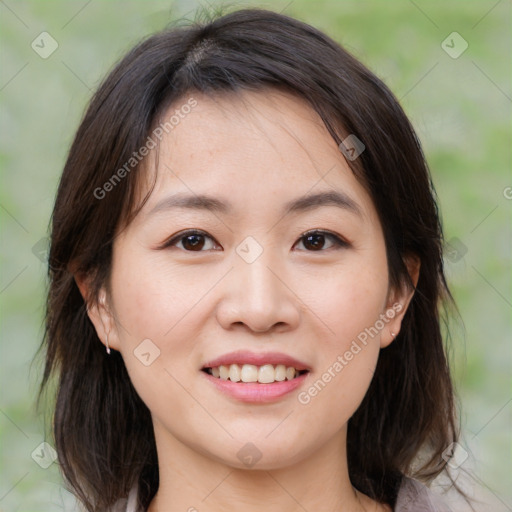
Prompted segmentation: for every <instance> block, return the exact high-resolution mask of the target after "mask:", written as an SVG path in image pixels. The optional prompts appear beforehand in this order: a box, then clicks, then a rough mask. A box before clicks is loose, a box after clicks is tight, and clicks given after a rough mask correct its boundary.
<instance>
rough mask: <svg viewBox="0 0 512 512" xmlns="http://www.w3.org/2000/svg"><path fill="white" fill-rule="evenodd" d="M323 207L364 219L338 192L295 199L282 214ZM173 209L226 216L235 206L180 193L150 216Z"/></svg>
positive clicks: (321, 193) (218, 200) (284, 208)
mask: <svg viewBox="0 0 512 512" xmlns="http://www.w3.org/2000/svg"><path fill="white" fill-rule="evenodd" d="M322 206H336V207H338V208H341V209H343V210H346V211H349V212H351V213H354V214H356V215H358V216H359V217H361V218H362V217H363V213H362V210H361V208H360V206H359V205H358V204H357V203H356V202H355V201H354V200H353V199H352V198H351V197H349V196H348V195H347V194H345V193H344V192H338V191H325V192H318V193H316V194H310V195H306V196H302V197H299V198H297V199H293V200H291V201H288V202H287V203H285V205H284V207H283V212H282V213H283V215H287V214H290V213H299V212H306V211H311V210H314V209H316V208H320V207H322ZM173 208H188V209H192V210H206V211H211V212H215V213H220V214H225V215H229V214H231V213H232V212H233V206H232V204H231V203H229V201H226V202H224V201H222V200H221V199H218V198H216V197H213V196H209V195H205V194H194V195H189V194H186V193H179V194H174V195H172V196H169V197H166V198H164V199H162V200H161V201H160V202H158V203H157V204H156V205H155V206H154V207H153V209H152V210H150V211H149V213H148V216H152V215H153V214H155V213H157V212H161V211H166V210H170V209H173Z"/></svg>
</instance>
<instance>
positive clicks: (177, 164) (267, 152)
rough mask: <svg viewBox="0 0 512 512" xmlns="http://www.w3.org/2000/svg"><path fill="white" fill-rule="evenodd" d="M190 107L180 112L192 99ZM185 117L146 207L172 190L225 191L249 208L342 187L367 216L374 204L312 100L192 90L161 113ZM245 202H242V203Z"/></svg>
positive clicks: (170, 139) (152, 169)
mask: <svg viewBox="0 0 512 512" xmlns="http://www.w3.org/2000/svg"><path fill="white" fill-rule="evenodd" d="M191 97H192V98H193V99H194V100H195V106H194V107H193V108H192V109H186V110H187V112H188V113H186V114H184V113H183V112H181V115H177V114H179V113H180V109H181V106H182V105H185V104H186V103H187V101H188V100H190V98H191ZM172 116H175V117H174V120H175V121H176V120H178V118H179V121H178V122H177V123H176V124H175V125H174V126H173V128H172V129H171V130H170V131H169V132H168V133H166V134H164V135H163V137H162V140H161V143H160V145H159V148H158V158H157V159H156V160H155V159H150V160H149V162H150V165H147V169H146V171H147V172H148V175H151V176H152V179H155V178H156V183H155V188H154V190H153V192H152V193H151V196H150V198H149V200H148V202H147V204H146V205H145V206H144V208H143V210H144V211H145V212H148V211H150V210H151V209H153V208H154V207H155V205H156V204H157V203H158V202H159V201H160V200H161V199H162V197H163V196H164V195H167V194H169V193H170V192H188V193H189V194H198V195H201V194H207V195H218V193H219V192H224V194H223V195H225V196H227V197H229V199H230V202H232V203H234V205H235V208H236V206H237V204H236V203H237V198H238V199H239V201H242V203H243V206H244V208H245V209H247V208H249V207H250V206H251V205H253V206H254V207H258V205H259V206H260V207H262V205H263V204H265V205H267V206H268V204H269V202H270V201H273V202H280V203H289V202H290V200H291V199H292V198H296V197H297V196H298V195H307V194H308V193H316V192H320V191H326V190H331V191H341V192H343V193H345V194H346V195H347V196H350V197H352V198H353V199H354V200H355V201H356V202H358V203H359V204H360V205H361V207H362V208H361V209H362V211H363V213H368V211H367V210H371V209H372V207H373V205H372V203H371V200H370V198H369V196H368V195H367V193H366V191H365V190H364V188H363V187H362V185H361V184H360V183H359V182H358V180H357V179H356V178H355V176H354V174H353V172H352V170H351V169H350V167H349V166H348V164H347V162H346V160H345V159H344V157H343V155H342V153H341V152H340V150H339V148H338V146H337V144H336V142H335V141H334V139H333V138H332V137H331V135H330V133H329V132H328V130H327V128H326V127H325V125H324V123H323V121H322V119H321V118H320V116H319V115H318V113H317V112H315V110H314V109H313V108H311V106H310V105H309V104H307V103H306V102H305V100H302V99H300V98H297V97H296V96H293V95H290V94H287V93H284V92H282V91H278V90H272V89H269V90H264V91H257V92H254V91H250V92H249V91H245V92H243V93H237V94H234V93H223V94H216V95H215V96H209V95H205V94H199V93H190V94H189V95H186V96H184V97H183V98H181V99H180V100H177V101H175V102H174V103H173V104H172V106H171V107H169V108H168V109H167V110H166V111H165V112H164V113H163V114H162V115H161V117H160V119H159V122H160V123H162V124H163V123H165V122H166V121H167V120H169V119H170V118H171V117H172ZM239 206H240V205H239Z"/></svg>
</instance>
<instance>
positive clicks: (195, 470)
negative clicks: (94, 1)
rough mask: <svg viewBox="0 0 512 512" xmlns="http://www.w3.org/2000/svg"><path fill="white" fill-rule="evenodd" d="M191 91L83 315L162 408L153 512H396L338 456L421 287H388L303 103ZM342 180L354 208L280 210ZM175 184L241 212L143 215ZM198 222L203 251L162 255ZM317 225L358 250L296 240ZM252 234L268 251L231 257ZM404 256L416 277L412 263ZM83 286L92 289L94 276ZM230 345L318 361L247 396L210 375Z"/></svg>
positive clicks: (357, 188)
mask: <svg viewBox="0 0 512 512" xmlns="http://www.w3.org/2000/svg"><path fill="white" fill-rule="evenodd" d="M193 96H194V98H195V99H196V100H197V102H198V104H197V106H196V107H195V108H194V109H193V110H192V112H191V113H190V114H188V115H187V116H185V117H184V119H182V120H181V121H180V123H179V124H178V125H177V126H176V127H175V128H174V129H173V130H172V131H170V132H169V133H168V134H167V135H165V136H164V138H163V139H162V144H161V147H160V148H159V155H158V166H157V165H156V160H155V158H154V156H155V154H154V153H155V151H153V152H152V154H151V156H150V157H148V158H147V159H146V161H145V163H146V169H145V172H146V177H148V178H150V177H153V178H154V177H155V176H156V185H155V188H154V190H153V192H152V193H151V195H150V198H149V200H148V202H147V203H146V204H145V206H144V207H143V209H142V210H141V212H140V213H139V215H138V216H137V217H136V218H135V220H134V221H133V222H132V223H131V224H129V225H128V226H127V227H126V229H124V230H123V231H120V233H119V236H118V237H117V238H116V239H115V243H114V251H113V263H112V274H111V281H110V286H109V289H110V292H107V289H106V288H104V289H102V291H101V293H100V296H99V297H98V298H97V299H98V300H97V302H95V305H93V306H92V307H90V308H89V316H90V318H91V321H92V322H93V323H94V325H95V328H96V330H97V333H98V337H99V338H100V340H101V341H102V342H103V343H104V344H105V343H106V337H107V334H108V343H109V345H110V347H111V349H115V350H118V351H119V352H120V353H121V354H122V357H123V359H124V361H125V364H126V367H127V369H128V372H129V375H130V378H131V379H132V381H133V384H134V386H135V388H136V390H137V392H138V393H139V395H140V396H141V398H142V400H143V401H144V402H145V403H146V404H147V406H148V408H149V410H150V411H151V414H152V419H153V424H154V431H155V437H156V444H157V450H158V457H159V471H160V487H159V490H158V493H157V494H156V496H155V498H154V499H153V501H152V503H151V505H150V507H149V511H150V512H163V511H165V512H169V511H186V510H190V511H192V510H199V511H212V512H220V511H228V510H233V508H234V507H235V506H236V507H240V506H241V507H242V508H243V510H244V511H246V512H251V511H259V510H261V504H262V503H264V504H265V509H266V510H267V511H269V512H274V511H279V512H287V511H296V510H304V509H305V510H325V511H330V510H332V511H354V512H355V511H361V510H367V511H370V510H372V511H377V510H379V511H384V510H391V509H390V508H389V507H387V506H384V505H382V504H378V503H377V502H375V501H373V500H371V499H370V498H369V497H367V496H365V495H363V494H362V493H360V492H359V491H356V490H355V489H354V488H353V487H352V485H351V483H350V480H349V476H348V471H347V459H346V432H347V422H348V420H349V418H350V417H351V415H352V414H353V413H354V412H355V411H356V409H357V408H358V406H359V404H360V403H361V401H362V399H363V397H364V395H365V393H366V391H367V389H368V386H369V384H370V381H371V379H372V375H373V372H374V369H375V366H376V362H377V359H378V357H379V351H380V349H381V348H384V347H386V346H387V345H389V344H390V343H391V342H392V341H393V339H394V336H393V335H392V333H394V335H395V336H396V334H398V332H399V331H400V325H401V321H402V319H403V315H404V313H405V311H406V308H407V305H408V304H409V301H410V299H411V298H412V294H413V291H412V290H410V289H407V288H406V287H404V288H403V289H398V290H396V289H391V288H390V286H389V282H388V268H387V259H386V252H385V244H384V237H383V233H382V228H381V225H380V222H379V220H378V217H377V213H376V211H375V208H374V205H373V203H372V200H371V198H370V197H369V196H368V194H367V193H366V192H365V190H364V188H363V187H362V185H361V184H360V183H359V182H358V181H357V180H356V178H355V177H354V175H353V173H352V171H351V170H350V168H349V167H348V165H347V162H346V161H345V159H344V157H343V155H342V154H341V152H340V151H339V149H338V147H337V145H336V143H335V141H334V140H333V139H332V138H331V136H330V135H329V133H328V132H327V130H326V128H325V127H324V125H323V123H322V121H321V119H320V118H319V116H318V115H317V114H316V112H314V111H313V110H312V109H311V108H310V107H309V106H308V105H307V104H305V103H304V102H303V101H301V100H300V99H297V98H295V97H293V96H290V95H285V94H283V93H281V92H278V91H270V90H267V91H265V92H264V93H262V92H244V93H243V95H241V96H237V97H235V96H233V95H222V96H217V97H215V99H212V98H210V97H207V96H204V95H201V94H194V95H193ZM186 99H187V98H185V100H183V102H181V103H180V102H177V103H176V104H175V105H173V108H171V109H170V110H169V113H172V112H173V111H174V109H175V108H176V105H178V106H179V105H181V104H184V103H185V102H186ZM163 117H164V118H166V116H163ZM332 190H336V191H341V192H344V193H345V194H346V195H348V196H349V197H350V198H351V199H352V200H353V201H354V202H355V203H357V205H358V206H359V209H360V211H361V215H357V214H355V213H353V212H351V211H349V210H347V209H341V208H339V207H336V206H332V205H322V206H320V207H318V208H315V209H313V210H311V211H307V212H299V213H294V214H287V215H284V216H283V214H282V212H281V209H282V207H283V204H284V203H286V202H287V201H289V200H292V199H296V198H299V197H303V196H305V195H307V194H312V193H316V192H320V191H332ZM146 192H147V190H146V189H145V188H144V187H141V190H140V193H141V194H142V195H144V194H145V193H146ZM177 192H185V193H190V194H192V193H193V194H203V193H204V194H210V195H214V196H216V197H218V198H219V199H221V200H222V201H225V202H228V201H229V202H231V203H232V207H233V212H232V213H231V214H223V213H219V212H211V211H206V210H188V209H168V210H162V211H159V212H158V213H154V214H150V213H149V212H151V210H152V209H153V208H154V207H155V205H157V203H159V201H161V200H162V199H163V198H165V197H167V196H169V195H171V194H174V193H177ZM142 195H141V197H142ZM104 200H108V199H104ZM191 228H195V229H198V230H201V231H204V232H205V233H206V236H205V238H203V239H200V242H201V244H202V245H201V244H200V248H199V249H196V250H194V249H193V248H192V249H190V247H191V244H187V240H186V239H184V238H181V239H180V238H179V237H178V239H177V240H176V242H175V245H174V246H172V247H168V248H164V249H162V248H159V247H160V246H161V245H162V244H163V243H164V242H165V241H166V240H168V239H170V238H171V236H172V235H176V234H178V233H179V232H181V231H183V230H186V229H191ZM313 229H321V230H327V231H330V232H332V233H334V234H336V235H338V236H339V237H340V238H341V239H344V240H346V241H348V242H349V246H347V247H337V246H336V244H334V241H333V239H331V238H329V237H325V238H324V239H323V240H322V239H321V237H320V241H319V242H318V247H319V249H317V250H315V245H314V244H311V243H309V244H308V242H307V239H305V238H304V237H303V235H304V233H305V232H307V231H310V230H313ZM248 236H251V237H253V238H254V239H255V240H256V241H257V242H258V244H259V245H260V246H261V248H262V249H263V253H262V254H261V255H260V256H259V257H258V258H257V259H256V260H255V261H254V262H252V263H247V262H246V261H245V260H244V259H242V258H241V257H240V256H239V255H238V254H237V252H236V248H237V246H238V245H239V244H240V243H241V242H242V241H243V240H244V239H245V238H246V237H248ZM186 248H188V250H186ZM406 263H407V265H408V268H409V272H410V275H411V277H412V280H413V282H414V283H415V284H416V282H417V278H418V272H419V263H418V262H417V261H416V260H414V261H413V260H411V261H409V260H408V261H407V262H406ZM77 282H78V284H79V287H80V289H81V291H82V293H83V295H84V297H86V296H87V283H86V280H85V279H78V278H77ZM397 303H400V304H401V305H402V310H401V312H400V313H398V314H396V316H394V318H393V319H391V320H388V322H387V323H386V324H385V326H384V328H383V329H381V330H380V331H379V333H378V335H376V336H374V337H373V338H370V339H369V342H368V344H367V345H366V346H362V350H361V351H360V352H359V353H358V354H357V355H355V356H354V357H353V359H352V360H351V361H350V362H349V363H348V364H347V365H346V366H345V367H344V368H343V370H342V371H341V372H339V373H337V374H336V376H335V377H334V378H333V379H332V380H331V381H330V382H329V383H328V384H327V385H326V386H325V387H324V388H323V389H322V391H321V392H319V393H318V394H317V395H316V396H314V397H313V398H311V400H310V401H309V403H307V404H302V403H300V402H299V401H298V393H299V392H300V391H304V390H307V389H308V388H309V386H311V384H312V383H313V382H315V381H316V380H317V379H319V378H320V377H321V376H322V374H323V373H324V372H325V371H327V369H328V368H329V367H332V366H333V363H334V362H335V361H336V360H337V357H338V356H339V355H343V354H344V353H345V352H346V351H347V350H348V349H349V347H350V345H351V343H352V341H353V340H354V339H356V337H357V335H358V334H359V333H361V332H362V331H364V329H365V328H367V327H370V326H373V325H374V324H375V322H376V321H377V320H378V319H379V315H381V314H383V313H385V312H386V311H387V310H389V309H390V308H392V306H393V304H395V305H396V304H397ZM147 338H149V339H151V340H152V343H154V344H155V345H156V346H157V347H158V349H159V350H160V355H159V357H157V358H156V359H155V360H154V361H153V362H152V364H150V365H149V366H145V365H144V364H142V363H141V361H140V360H139V359H138V358H137V357H135V356H134V350H135V349H136V347H137V346H138V345H139V344H140V343H141V341H142V340H144V339H147ZM238 349H247V350H251V351H254V352H264V351H278V352H284V353H286V354H289V355H291V356H293V357H296V358H297V359H299V360H301V361H304V362H306V363H307V364H308V365H309V366H310V367H311V368H312V371H311V372H310V374H309V375H308V377H307V379H306V382H305V383H304V385H302V386H301V387H300V388H299V389H298V390H296V391H293V392H291V393H289V394H288V395H286V396H285V397H283V398H281V399H280V400H279V401H277V402H275V403H272V404H248V403H242V402H240V401H237V400H235V399H233V398H231V397H229V396H226V395H224V394H222V393H220V392H219V391H217V389H216V388H215V386H213V385H212V384H211V383H210V382H208V381H207V379H205V378H204V376H203V375H202V374H201V372H200V368H201V367H202V366H203V364H204V363H206V362H207V361H208V360H210V359H213V358H216V357H218V356H220V355H222V354H226V353H228V352H232V351H234V350H238ZM246 443H252V444H253V445H255V446H256V447H257V449H258V451H259V452H260V453H261V454H262V457H261V459H260V460H259V461H258V462H257V463H256V464H255V465H254V466H252V467H247V466H246V465H244V464H243V462H242V461H241V460H240V459H239V458H238V457H237V453H238V451H239V450H240V449H241V448H242V447H243V446H244V445H246Z"/></svg>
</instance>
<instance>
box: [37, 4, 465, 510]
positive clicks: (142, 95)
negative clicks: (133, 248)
mask: <svg viewBox="0 0 512 512" xmlns="http://www.w3.org/2000/svg"><path fill="white" fill-rule="evenodd" d="M271 87H275V88H279V89H281V90H284V91H287V92H289V93H290V94H295V95H298V96H300V97H301V98H303V99H304V100H305V101H307V102H308V103H309V104H310V105H311V107H312V108H313V109H314V110H315V111H316V112H317V113H318V114H319V115H320V116H321V118H322V119H323V121H324V123H325V126H326V127H327V129H328V131H329V133H330V134H331V136H332V137H333V139H334V140H335V141H336V143H337V144H339V143H340V142H341V141H342V140H343V139H345V138H346V137H347V136H348V135H349V134H354V135H356V136H357V138H358V139H360V140H361V141H363V143H364V145H365V151H364V152H363V153H362V154H361V155H360V156H359V157H358V158H357V159H356V160H354V161H350V162H349V165H350V166H351V168H352V170H353V172H354V173H355V175H356V177H357V178H358V179H359V180H360V182H361V183H362V184H363V185H364V186H365V188H366V189H367V190H368V192H369V194H370V196H371V198H372V200H373V202H374V205H375V207H376V210H377V212H378V214H379V217H380V221H381V224H382V228H383V232H384V237H385V242H386V251H387V258H388V265H389V277H390V285H392V286H399V285H401V284H402V285H403V284H404V283H406V285H407V286H413V284H412V282H411V280H410V278H409V274H408V272H407V268H406V266H405V264H404V258H405V257H406V256H408V255H416V256H417V257H418V258H419V259H420V261H421V268H420V274H419V280H418V282H417V286H416V289H415V293H414V296H413V298H412V301H411V303H410V305H409V308H408V311H407V313H406V314H405V317H404V320H403V323H402V329H401V331H400V334H399V335H398V336H397V339H396V340H395V341H394V342H393V343H391V345H390V346H389V347H387V348H385V349H382V350H381V353H380V357H379V360H378V363H377V368H376V371H375V375H374V378H373V380H372V382H371V384H370V387H369V389H368V392H367V394H366V396H365V398H364V400H363V402H362V403H361V405H360V407H359V408H358V410H357V411H356V412H355V414H354V415H353V416H352V417H351V418H350V420H349V424H348V439H347V451H348V466H349V475H350V479H351V481H352V484H353V485H354V486H355V487H356V488H357V489H359V490H360V491H362V492H363V493H365V494H367V495H368V496H370V497H372V498H374V499H376V500H378V501H380V502H383V503H388V504H391V505H394V502H395V499H396V494H397V491H398V488H399V485H400V483H401V479H402V477H403V475H408V476H414V477H416V478H418V479H421V480H423V481H424V482H426V483H428V482H430V481H431V480H432V479H433V478H434V477H435V476H437V475H438V474H440V473H441V472H442V471H443V470H446V469H447V468H446V461H445V460H444V458H443V457H442V452H443V451H444V450H445V449H446V448H447V447H448V446H449V445H450V444H451V443H452V442H455V441H456V440H457V438H458V426H457V419H456V412H455V402H454V392H453V388H452V382H451V378H450V372H449V365H448V362H447V357H446V352H445V346H444V343H443V339H442V335H441V325H440V323H441V319H442V313H443V311H444V309H442V305H443V304H447V303H450V304H452V303H453V299H452V297H451V294H450V292H449V289H448V286H447V283H446V280H445V275H444V270H443V256H442V245H443V238H442V229H441V224H440V219H439V214H438V210H437V206H436V199H435V191H434V187H433V185H432V182H431V178H430V174H429V170H428V167H427V164H426V162H425V159H424V155H423V153H422V149H421V146H420V143H419V141H418V139H417V137H416V135H415V132H414V130H413V128H412V126H411V124H410V123H409V121H408V119H407V117H406V115H405V114H404V112H403V110H402V108H401V107H400V105H399V103H398V101H397V100H396V98H395V97H394V96H393V94H392V93H391V92H390V90H389V89H388V88H387V87H386V86H385V85H384V84H383V83H382V81H381V80H380V79H378V78H377V77H376V76H375V75H374V74H373V73H371V72H370V71H369V70H368V69H367V68H366V67H364V66H363V65H362V64H361V63H360V62H359V61H358V60H356V59H355V58H354V57H352V56H351V55H350V54H349V53H347V52H346V51H345V50H344V49H343V48H342V47H341V46H340V45H339V44H338V43H336V42H335V41H333V40H332V39H330V38H329V37H328V36H326V35H325V34H323V33H322V32H320V31H319V30H317V29H315V28H313V27H311V26H309V25H307V24H305V23H303V22H301V21H298V20H296V19H293V18H291V17H288V16H285V15H282V14H277V13H274V12H271V11H268V10H262V9H243V10H236V11H234V12H231V13H229V14H226V15H223V16H218V15H217V16H214V17H213V18H212V19H209V20H206V21H203V22H197V21H196V22H193V23H190V24H188V25H185V26H182V25H179V24H177V25H175V26H173V27H171V28H168V29H166V30H164V31H162V32H160V33H157V34H155V35H152V36H150V37H149V38H147V39H146V40H144V41H143V42H142V43H140V44H138V45H137V46H136V47H135V48H133V49H132V50H131V51H130V52H129V53H128V54H127V55H126V56H125V57H124V58H123V59H122V60H121V61H120V62H119V63H118V65H117V66H116V67H115V68H114V69H113V71H112V72H111V73H110V74H109V75H108V76H107V78H106V79H105V81H104V82H103V83H102V84H101V86H100V87H99V89H98V90H97V92H96V93H95V95H94V97H93V98H92V100H91V102H90V105H89V107H88V109H87V111H86V113H85V115H84V117H83V119H82V121H81V124H80V126H79V128H78V131H77V133H76V136H75V139H74V141H73V144H72V146H71V149H70V151H69V155H68V158H67V161H66V164H65V167H64V170H63V173H62V177H61V180H60V185H59V188H58V193H57V197H56V201H55V207H54V210H53V215H52V225H51V247H50V252H49V292H48V301H47V312H46V313H47V314H46V331H45V337H44V340H43V343H42V345H41V348H42V349H43V348H44V349H45V354H46V356H45V357H46V362H45V369H44V375H43V379H42V383H41V391H40V393H42V392H43V391H44V390H45V389H46V388H47V386H48V384H49V382H50V381H51V380H52V377H55V378H56V379H57V380H56V386H57V393H56V403H55V411H54V426H53V428H54V436H55V444H56V448H57V452H58V460H59V463H60V465H61V469H62V472H63V474H64V477H65V478H66V480H67V482H68V483H69V484H70V486H71V487H72V489H73V491H74V492H75V494H76V495H77V496H78V497H79V499H80V500H81V501H83V503H84V504H85V505H86V507H87V510H89V511H99V510H104V509H105V508H107V507H108V506H110V505H112V504H113V503H114V502H115V501H116V500H118V499H119V498H122V497H125V496H126V495H127V494H128V491H129V489H130V488H131V487H132V485H134V484H135V483H137V485H138V489H139V498H140V503H141V505H142V506H143V507H147V506H148V505H149V503H150V501H151V499H152V497H153V496H154V495H155V493H156V491H157V489H158V483H159V479H158V465H157V454H156V447H155V440H154V434H153V428H152V422H151V417H150V413H149V410H148V409H147V407H146V406H145V404H144V403H143V402H142V400H141V399H140V398H139V396H138V395H137V393H136V391H135V389H134V387H133V386H132V384H131V382H130V379H129V376H128V373H127V371H126V368H125V365H124V363H123V359H122V357H121V355H120V354H119V353H118V352H116V351H113V352H112V355H111V356H110V357H106V355H105V351H104V346H103V345H102V344H101V343H100V341H99V339H98V336H97V334H96V331H95V329H94V327H93V325H92V323H91V322H90V320H89V318H88V315H87V311H86V303H85V302H84V300H83V298H82V296H81V294H80V291H79V289H78V287H77V285H76V283H75V280H74V275H75V274H77V273H80V274H82V275H86V276H89V278H90V280H91V281H90V282H91V287H92V289H91V295H90V297H88V301H89V302H94V301H95V300H96V297H97V293H98V291H99V289H100V287H101V286H102V285H108V279H109V272H110V267H111V255H112V244H113V240H114V236H115V233H116V231H117V230H118V228H119V226H120V225H121V223H123V222H129V220H130V219H131V218H133V216H134V215H136V213H137V211H138V209H137V208H136V204H135V203H136V197H137V190H138V189H137V187H138V186H140V175H141V172H137V171H141V166H140V165H139V166H138V167H136V168H134V169H133V170H132V171H131V172H128V173H127V174H126V176H124V177H123V179H122V180H120V181H119V182H118V183H116V185H115V186H114V187H112V190H111V191H109V197H108V200H102V199H101V198H98V194H97V193H95V191H97V190H98V188H99V187H100V188H101V187H102V186H103V185H104V183H106V182H108V181H109V179H111V177H112V175H113V173H114V172H115V171H116V170H117V169H119V168H121V167H122V166H123V165H124V164H125V163H126V162H127V161H128V160H129V159H130V157H131V156H132V154H133V153H134V152H136V151H137V149H138V148H140V147H141V146H143V145H144V144H145V142H146V140H147V137H148V135H149V134H150V133H151V129H152V127H154V124H155V122H156V120H157V119H158V117H159V116H160V115H161V114H162V112H163V111H164V109H165V108H167V107H168V106H169V105H170V104H171V103H172V102H174V101H176V100H177V99H178V98H183V97H186V95H187V94H192V93H193V92H194V91H196V92H200V93H205V94H208V95H211V96H212V97H213V96H214V95H215V94H220V93H230V94H237V92H240V91H244V90H262V89H265V88H271ZM146 199H147V196H146ZM139 208H140V205H139ZM420 454H421V456H422V457H421V460H422V463H421V465H420V466H419V467H416V466H417V460H418V455H420ZM415 464H416V466H415ZM413 467H414V470H413Z"/></svg>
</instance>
